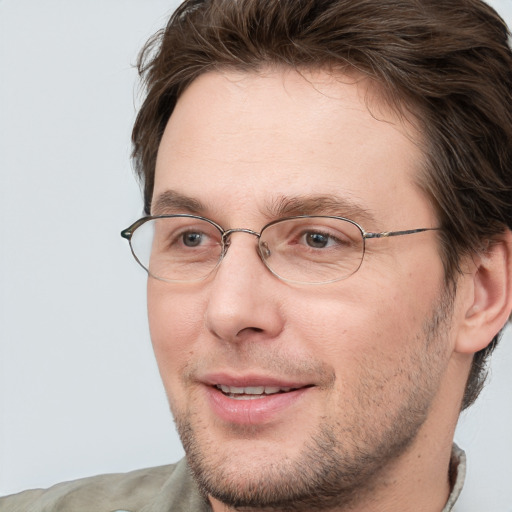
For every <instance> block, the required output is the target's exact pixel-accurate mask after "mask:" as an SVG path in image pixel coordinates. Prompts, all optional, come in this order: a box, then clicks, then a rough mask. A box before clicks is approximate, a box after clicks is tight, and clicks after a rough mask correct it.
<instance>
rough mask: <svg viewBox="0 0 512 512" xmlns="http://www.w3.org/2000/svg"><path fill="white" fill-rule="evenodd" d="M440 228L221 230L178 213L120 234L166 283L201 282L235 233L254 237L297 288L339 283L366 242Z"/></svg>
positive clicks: (289, 225) (321, 219)
mask: <svg viewBox="0 0 512 512" xmlns="http://www.w3.org/2000/svg"><path fill="white" fill-rule="evenodd" d="M438 229H439V228H420V229H409V230H406V231H387V232H383V233H371V232H366V231H365V230H364V229H363V228H362V227H361V226H360V225H359V224H357V223H356V222H354V221H353V220H350V219H346V218H344V217H334V216H309V215H304V216H297V217H287V218H284V219H279V220H275V221H273V222H270V223H269V224H267V225H265V226H264V227H263V228H262V230H261V231H260V232H259V233H258V232H256V231H252V230H251V229H243V228H237V229H227V230H225V229H223V228H222V227H221V226H219V225H218V224H216V223H215V222H213V221H212V220H210V219H206V218H204V217H199V216H197V215H188V214H178V215H161V216H148V217H143V218H141V219H139V220H138V221H136V222H134V223H133V224H132V225H131V226H130V227H129V228H127V229H125V230H123V231H122V232H121V236H122V237H123V238H126V239H127V240H128V241H129V242H130V247H131V250H132V253H133V256H134V257H135V259H136V260H137V262H138V263H139V264H140V265H141V266H142V267H143V268H144V269H145V270H146V271H147V272H148V274H149V275H150V276H152V277H154V278H156V279H159V280H161V281H166V282H169V283H186V282H193V281H200V280H202V279H205V278H206V277H208V276H209V275H210V274H211V273H212V272H213V271H214V270H215V269H216V268H217V266H218V265H219V264H220V262H221V261H222V259H223V258H224V256H225V255H226V252H227V250H228V248H229V245H230V242H231V235H233V234H234V233H247V234H249V235H254V236H255V237H256V238H257V240H258V241H257V246H256V250H257V253H258V254H259V257H260V258H261V261H263V263H264V264H265V266H266V267H267V268H268V269H269V270H270V272H272V274H274V275H275V276H276V277H278V278H279V279H281V280H283V281H286V282H290V283H297V284H324V283H332V282H335V281H341V280H342V279H346V278H347V277H350V276H351V275H352V274H354V273H355V272H357V270H358V269H359V267H360V266H361V263H362V261H363V257H364V253H365V246H366V240H368V239H372V238H387V237H392V236H403V235H412V234H414V233H421V232H423V231H435V230H438Z"/></svg>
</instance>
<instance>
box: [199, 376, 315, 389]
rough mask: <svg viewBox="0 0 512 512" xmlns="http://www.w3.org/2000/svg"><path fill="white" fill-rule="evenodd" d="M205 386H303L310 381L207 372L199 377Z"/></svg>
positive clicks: (309, 383) (308, 384) (309, 384)
mask: <svg viewBox="0 0 512 512" xmlns="http://www.w3.org/2000/svg"><path fill="white" fill-rule="evenodd" d="M199 381H200V382H202V383H203V384H205V385H207V386H217V385H224V386H230V387H237V388H246V387H255V386H266V387H278V388H303V387H306V386H312V385H313V384H312V383H311V382H304V381H302V382H301V381H299V380H293V379H287V378H283V377H274V376H266V375H257V374H252V375H251V374H247V375H230V374H227V373H209V374H207V375H203V376H202V377H201V378H199Z"/></svg>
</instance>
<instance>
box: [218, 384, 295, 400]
mask: <svg viewBox="0 0 512 512" xmlns="http://www.w3.org/2000/svg"><path fill="white" fill-rule="evenodd" d="M216 387H217V389H220V390H221V391H222V392H223V393H225V394H227V395H232V396H233V395H256V396H257V395H274V394H275V393H279V392H283V393H286V392H288V391H290V390H291V389H292V388H280V387H277V386H247V387H245V388H239V387H236V386H225V385H224V384H217V386H216ZM233 398H236V397H235V396H233Z"/></svg>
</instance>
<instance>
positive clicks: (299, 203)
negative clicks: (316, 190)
mask: <svg viewBox="0 0 512 512" xmlns="http://www.w3.org/2000/svg"><path fill="white" fill-rule="evenodd" d="M209 211H210V208H208V207H207V206H206V205H205V204H204V203H202V202H201V201H199V200H198V199H196V198H193V197H190V196H187V195H184V194H181V193H179V192H176V191H175V190H166V191H165V192H163V193H162V194H160V195H159V196H158V197H157V198H156V200H155V201H154V202H153V205H152V208H151V214H152V215H168V214H173V213H190V214H193V215H201V216H205V215H206V214H207V213H208V212H209ZM263 213H264V214H265V216H266V217H268V219H269V220H275V219H280V218H283V217H294V216H298V215H332V216H335V217H346V218H348V219H351V220H354V221H356V222H360V223H362V222H364V223H369V224H370V225H373V224H374V223H375V221H376V216H375V215H374V214H373V213H372V211H371V210H369V209H367V208H363V207H362V206H361V205H360V204H358V203H357V202H355V201H353V200H352V199H350V198H348V197H340V196H336V195H325V194H323V195H314V194H307V195H300V196H293V197H287V196H281V197H278V198H276V199H274V200H273V201H272V202H271V203H269V204H268V205H267V206H266V208H265V210H264V212H263Z"/></svg>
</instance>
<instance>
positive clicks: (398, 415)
mask: <svg viewBox="0 0 512 512" xmlns="http://www.w3.org/2000/svg"><path fill="white" fill-rule="evenodd" d="M452 310H453V296H452V294H451V293H450V292H449V291H448V290H445V292H444V293H443V294H442V297H441V299H440V300H439V301H438V303H437V304H436V307H435V308H433V312H432V314H431V316H430V317H429V318H428V319H427V321H426V322H425V324H424V328H423V332H422V340H423V344H422V346H423V348H424V350H425V353H424V354H420V355H418V354H419V351H418V352H417V353H415V355H414V356H412V357H410V358H409V360H408V361H407V364H408V366H409V371H410V372H411V373H410V375H408V379H409V381H410V382H409V384H410V386H409V389H400V395H402V394H403V395H404V396H405V397H406V398H405V399H404V400H403V402H402V404H400V406H399V407H397V406H396V404H393V403H389V404H382V403H380V404H378V403H376V401H375V397H372V396H371V393H369V392H368V389H367V390H366V391H362V392H361V396H359V397H358V399H357V402H358V404H357V406H352V408H351V409H352V411H356V412H358V413H360V414H354V413H352V414H351V415H349V417H351V418H355V419H357V421H356V422H354V424H351V425H348V426H347V425H345V426H341V425H340V424H338V422H337V421H331V422H330V423H329V422H325V423H322V424H321V425H319V427H318V429H317V431H316V432H315V434H314V435H312V436H310V438H309V440H308V441H306V442H305V443H304V446H303V448H302V450H301V451H300V453H299V455H298V456H296V457H295V458H293V459H286V458H285V459H283V460H277V461H276V460H271V461H268V463H265V462H262V463H261V464H260V465H259V466H258V472H256V471H252V470H249V471H245V473H244V470H246V468H244V467H243V463H241V462H240V459H238V458H236V460H237V461H238V462H239V463H240V464H239V465H236V463H235V464H234V463H233V462H229V460H230V458H229V456H227V457H226V458H225V460H226V461H228V462H226V463H224V464H223V463H222V462H221V461H222V455H221V453H222V452H223V451H224V452H225V453H229V446H224V447H221V448H220V450H219V447H218V446H214V444H215V440H211V441H207V440H204V439H201V435H200V433H199V431H204V430H206V429H207V428H208V427H207V426H206V425H204V424H203V423H201V420H200V418H199V419H198V421H196V419H197V418H195V417H193V416H189V415H187V414H180V413H179V412H178V411H176V410H174V411H173V412H174V417H175V422H176V426H177V429H178V433H179V435H180V438H181V441H182V443H183V446H184V449H185V453H186V455H187V461H188V464H189V466H190V468H191V471H192V474H193V476H194V478H195V480H196V482H197V484H198V486H199V489H200V491H201V493H202V494H203V495H204V496H205V497H207V496H211V497H213V498H215V499H217V500H219V501H221V502H222V503H224V504H226V505H227V506H228V507H230V508H231V509H234V510H240V511H251V510H259V511H268V512H272V511H282V512H309V511H311V510H316V511H322V510H323V511H329V510H335V509H340V510H341V509H343V510H345V509H346V510H350V509H351V508H352V507H353V506H355V505H356V504H358V503H364V501H365V500H367V499H368V496H369V495H371V493H373V492H374V491H375V489H376V488H377V487H378V485H379V480H380V479H381V476H382V474H383V472H384V471H385V470H386V469H387V468H388V467H389V465H390V464H392V463H393V462H394V461H395V460H397V459H398V458H399V457H400V456H401V455H403V454H404V452H405V451H406V450H407V448H408V447H409V446H410V445H411V444H412V443H413V441H414V440H415V438H416V436H417V434H418V431H419V430H420V428H421V426H422V425H423V423H424V422H425V420H426V418H427V416H428V412H429V408H430V405H431V403H432V400H433V398H434V396H435V394H436V391H437V389H438V384H439V380H440V374H441V373H442V371H443V370H444V367H445V366H444V365H443V363H442V361H443V360H445V358H446V356H445V354H446V344H445V336H443V334H444V332H445V330H446V329H448V321H449V319H450V318H451V315H452ZM418 339H419V337H417V339H416V340H415V342H416V343H417V342H418ZM370 373H371V372H370ZM362 387H364V386H362ZM370 391H371V389H370ZM371 405H373V406H374V407H379V408H381V409H385V410H386V413H387V415H388V416H387V418H386V421H385V422H383V423H384V424H385V427H382V423H379V421H378V420H379V417H377V421H375V418H373V419H374V421H373V422H372V421H371V420H372V416H371V414H372V411H371V410H370V412H369V413H368V412H365V411H368V407H370V408H371ZM388 405H389V407H388ZM390 414H392V417H390V416H389V415H390ZM197 425H200V426H199V427H198V426H197ZM379 429H380V430H379ZM238 434H240V432H238ZM246 435H250V429H249V430H248V431H247V433H246ZM248 442H250V441H248ZM219 452H221V453H220V454H219ZM212 454H216V455H215V456H211V455H212ZM248 467H249V468H251V467H252V465H251V464H249V465H248Z"/></svg>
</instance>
